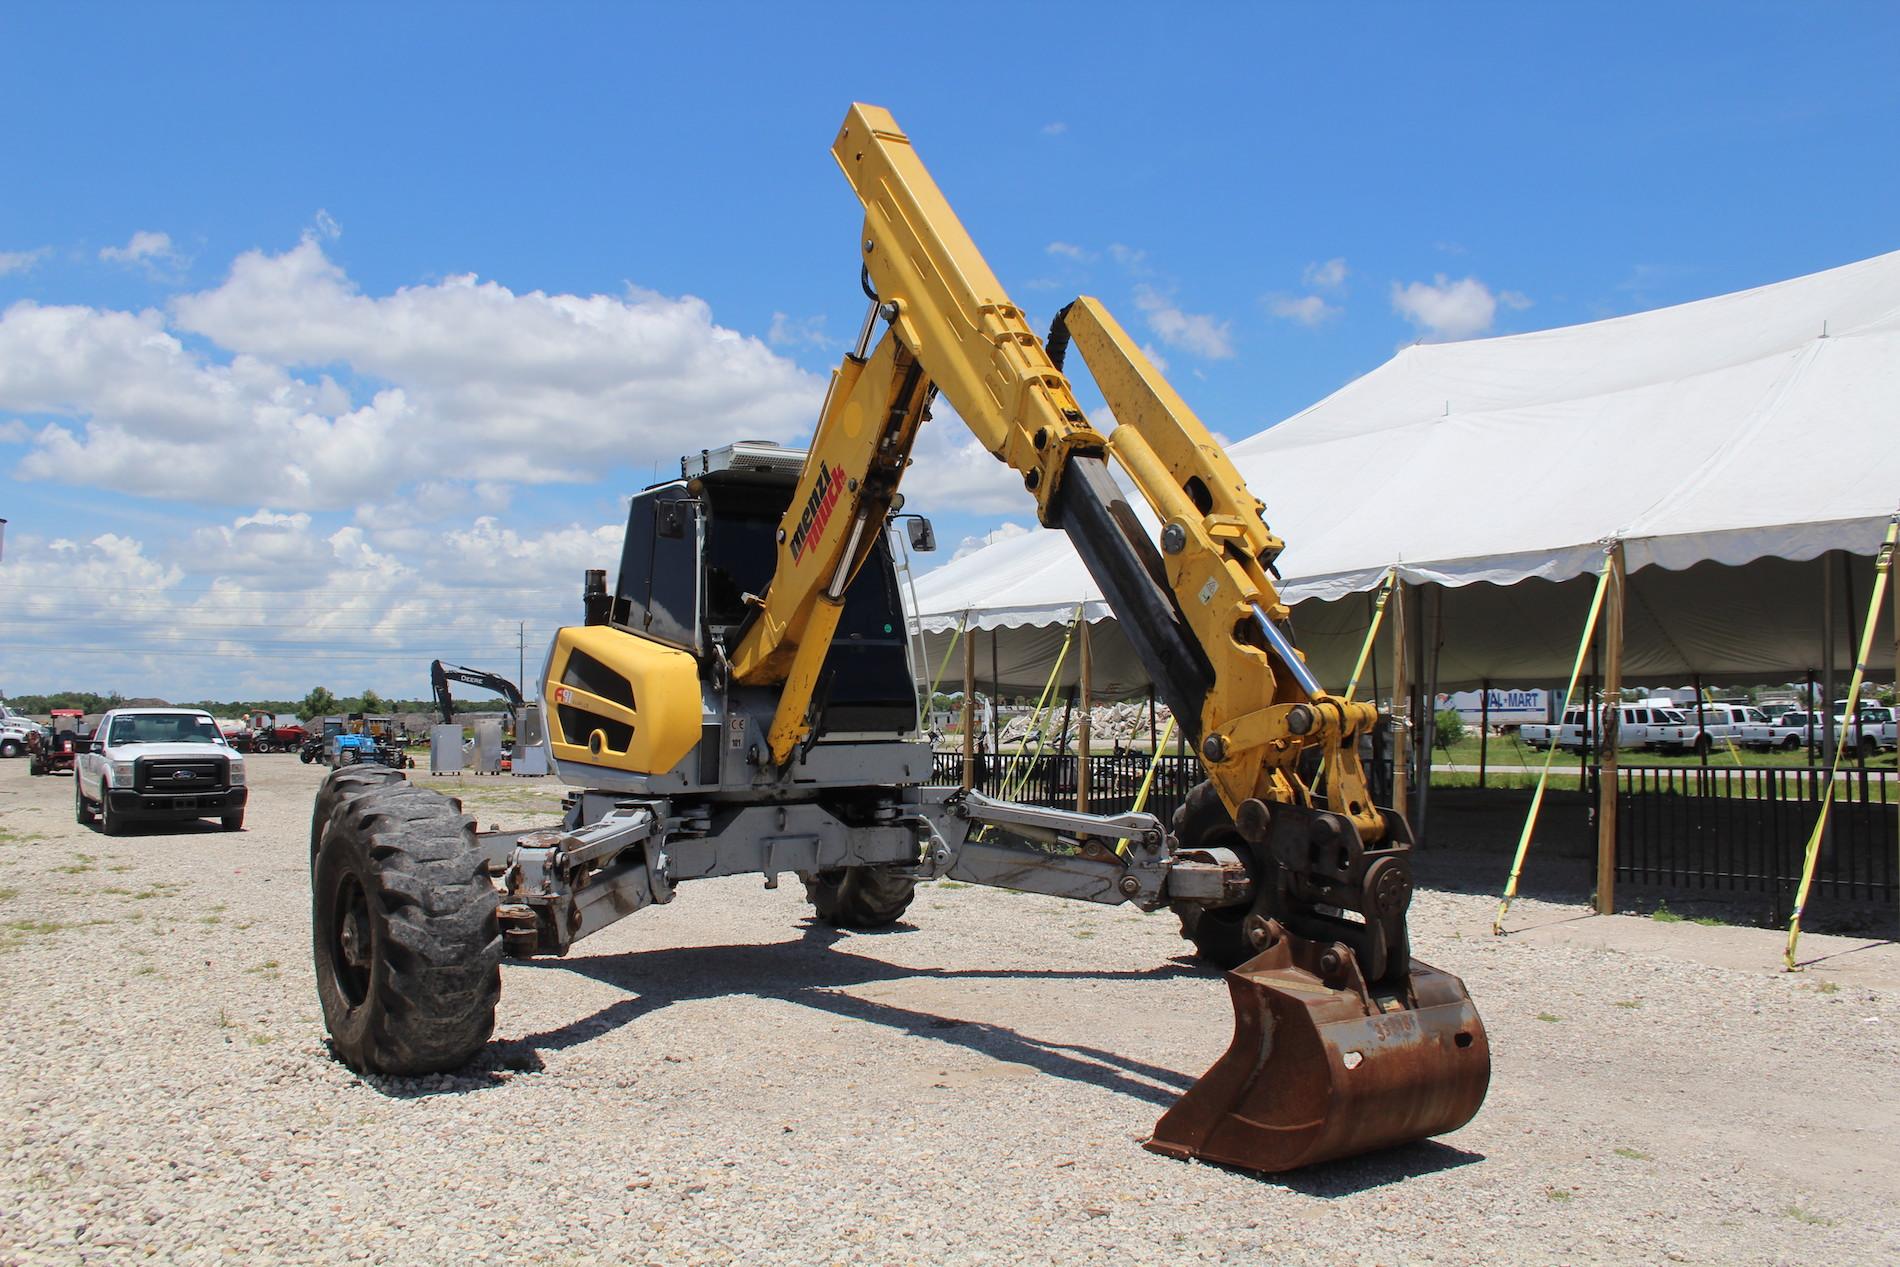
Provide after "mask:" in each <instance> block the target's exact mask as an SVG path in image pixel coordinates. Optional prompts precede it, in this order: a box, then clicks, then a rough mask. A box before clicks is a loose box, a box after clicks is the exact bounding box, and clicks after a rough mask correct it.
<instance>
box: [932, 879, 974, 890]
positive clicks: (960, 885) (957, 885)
mask: <svg viewBox="0 0 1900 1267" xmlns="http://www.w3.org/2000/svg"><path fill="white" fill-rule="evenodd" d="M937 887H938V888H940V889H967V888H969V887H970V886H969V885H967V884H965V883H964V882H963V881H961V880H939V881H937Z"/></svg>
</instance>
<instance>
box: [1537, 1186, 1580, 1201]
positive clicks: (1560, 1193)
mask: <svg viewBox="0 0 1900 1267" xmlns="http://www.w3.org/2000/svg"><path fill="white" fill-rule="evenodd" d="M1576 1195H1577V1194H1576V1193H1574V1192H1572V1191H1571V1190H1570V1189H1568V1188H1545V1189H1544V1196H1546V1197H1547V1198H1549V1199H1550V1200H1552V1201H1568V1200H1570V1199H1571V1198H1572V1197H1574V1196H1576Z"/></svg>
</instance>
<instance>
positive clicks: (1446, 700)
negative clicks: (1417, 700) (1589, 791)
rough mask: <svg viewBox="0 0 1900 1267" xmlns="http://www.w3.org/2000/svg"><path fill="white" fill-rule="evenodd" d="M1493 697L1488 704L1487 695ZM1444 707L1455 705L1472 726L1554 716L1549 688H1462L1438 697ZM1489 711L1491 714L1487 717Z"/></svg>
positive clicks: (1545, 719)
mask: <svg viewBox="0 0 1900 1267" xmlns="http://www.w3.org/2000/svg"><path fill="white" fill-rule="evenodd" d="M1487 695H1488V696H1490V700H1489V707H1488V709H1487V707H1486V701H1485V698H1484V697H1485V696H1487ZM1438 706H1439V707H1440V708H1455V709H1457V710H1458V715H1459V716H1460V717H1463V718H1464V719H1465V721H1467V722H1469V723H1470V724H1472V725H1474V726H1475V725H1477V724H1478V723H1479V722H1480V721H1481V720H1489V721H1490V723H1491V724H1492V725H1493V726H1516V725H1519V724H1521V723H1523V722H1536V721H1548V720H1549V719H1550V709H1551V693H1550V692H1549V691H1512V690H1506V689H1503V688H1501V687H1492V688H1491V689H1490V690H1489V691H1482V692H1481V691H1458V692H1455V693H1454V694H1451V695H1440V696H1439V697H1438ZM1487 714H1488V717H1487Z"/></svg>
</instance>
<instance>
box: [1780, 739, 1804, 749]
mask: <svg viewBox="0 0 1900 1267" xmlns="http://www.w3.org/2000/svg"><path fill="white" fill-rule="evenodd" d="M1800 746H1801V741H1800V740H1799V739H1796V738H1795V737H1794V736H1793V735H1789V736H1788V737H1787V738H1786V739H1783V740H1782V741H1781V750H1782V751H1783V752H1793V751H1794V750H1795V749H1796V748H1799V747H1800Z"/></svg>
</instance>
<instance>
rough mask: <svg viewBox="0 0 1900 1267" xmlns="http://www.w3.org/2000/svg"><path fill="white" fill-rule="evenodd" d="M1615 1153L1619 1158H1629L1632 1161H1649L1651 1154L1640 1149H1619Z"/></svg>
mask: <svg viewBox="0 0 1900 1267" xmlns="http://www.w3.org/2000/svg"><path fill="white" fill-rule="evenodd" d="M1615 1152H1616V1155H1617V1156H1618V1157H1623V1158H1627V1159H1628V1160H1630V1161H1648V1160H1649V1154H1648V1153H1646V1152H1644V1151H1643V1150H1642V1149H1640V1148H1617V1149H1616V1150H1615Z"/></svg>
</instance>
